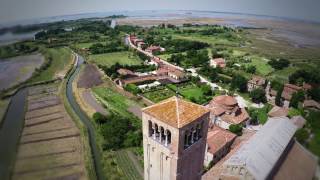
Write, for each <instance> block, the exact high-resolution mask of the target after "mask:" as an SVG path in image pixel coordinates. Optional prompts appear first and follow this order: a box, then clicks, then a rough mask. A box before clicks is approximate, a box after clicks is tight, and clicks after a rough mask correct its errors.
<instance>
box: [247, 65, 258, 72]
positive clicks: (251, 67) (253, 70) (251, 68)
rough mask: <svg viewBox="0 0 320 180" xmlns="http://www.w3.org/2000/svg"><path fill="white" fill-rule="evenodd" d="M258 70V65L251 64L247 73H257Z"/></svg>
mask: <svg viewBox="0 0 320 180" xmlns="http://www.w3.org/2000/svg"><path fill="white" fill-rule="evenodd" d="M256 70H257V68H256V66H249V67H248V68H247V73H251V74H254V73H256Z"/></svg>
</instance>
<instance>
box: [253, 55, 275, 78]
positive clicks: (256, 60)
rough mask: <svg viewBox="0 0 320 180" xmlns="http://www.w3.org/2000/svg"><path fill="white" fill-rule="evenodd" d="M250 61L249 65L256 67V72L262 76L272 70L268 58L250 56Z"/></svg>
mask: <svg viewBox="0 0 320 180" xmlns="http://www.w3.org/2000/svg"><path fill="white" fill-rule="evenodd" d="M250 59H251V63H248V64H249V65H253V66H255V67H256V68H257V73H258V74H259V75H262V76H266V75H268V74H270V73H271V72H272V71H273V68H272V67H271V66H270V65H269V64H268V60H267V59H265V58H263V57H259V56H250Z"/></svg>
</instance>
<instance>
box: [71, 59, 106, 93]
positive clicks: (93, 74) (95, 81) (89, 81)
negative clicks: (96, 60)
mask: <svg viewBox="0 0 320 180" xmlns="http://www.w3.org/2000/svg"><path fill="white" fill-rule="evenodd" d="M100 84H102V80H101V74H100V72H99V71H98V69H97V67H96V66H95V65H92V64H88V65H86V66H85V68H84V69H83V72H82V73H81V74H80V78H79V80H78V84H77V86H78V88H91V87H93V86H97V85H100Z"/></svg>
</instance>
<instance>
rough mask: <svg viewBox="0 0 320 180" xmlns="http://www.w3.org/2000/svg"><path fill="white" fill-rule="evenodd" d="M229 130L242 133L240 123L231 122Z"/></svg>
mask: <svg viewBox="0 0 320 180" xmlns="http://www.w3.org/2000/svg"><path fill="white" fill-rule="evenodd" d="M229 131H231V132H233V133H235V134H237V135H238V136H241V135H242V125H240V124H231V125H230V126H229Z"/></svg>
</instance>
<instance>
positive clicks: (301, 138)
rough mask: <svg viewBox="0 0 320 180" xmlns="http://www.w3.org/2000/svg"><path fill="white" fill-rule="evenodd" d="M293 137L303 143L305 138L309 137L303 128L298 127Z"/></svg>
mask: <svg viewBox="0 0 320 180" xmlns="http://www.w3.org/2000/svg"><path fill="white" fill-rule="evenodd" d="M295 137H296V139H297V141H298V142H299V143H301V144H305V143H306V140H307V139H308V138H309V133H308V131H307V130H305V129H299V130H297V132H296V134H295Z"/></svg>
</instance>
